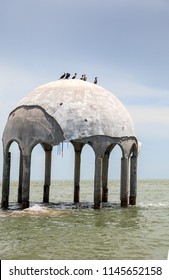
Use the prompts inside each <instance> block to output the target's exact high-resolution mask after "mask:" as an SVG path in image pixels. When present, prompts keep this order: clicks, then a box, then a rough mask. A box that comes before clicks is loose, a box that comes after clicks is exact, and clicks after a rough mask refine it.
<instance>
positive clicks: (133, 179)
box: [129, 156, 137, 205]
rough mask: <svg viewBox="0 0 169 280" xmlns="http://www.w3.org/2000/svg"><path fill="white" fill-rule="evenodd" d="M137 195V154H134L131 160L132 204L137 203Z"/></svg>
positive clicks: (130, 200) (130, 201)
mask: <svg viewBox="0 0 169 280" xmlns="http://www.w3.org/2000/svg"><path fill="white" fill-rule="evenodd" d="M136 196H137V156H132V157H131V160H130V199H129V203H130V205H136Z"/></svg>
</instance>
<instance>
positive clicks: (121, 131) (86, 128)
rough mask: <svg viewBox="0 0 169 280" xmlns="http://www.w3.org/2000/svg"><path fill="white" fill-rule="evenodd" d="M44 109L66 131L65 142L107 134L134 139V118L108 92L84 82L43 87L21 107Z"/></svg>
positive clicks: (53, 83) (29, 95) (31, 95)
mask: <svg viewBox="0 0 169 280" xmlns="http://www.w3.org/2000/svg"><path fill="white" fill-rule="evenodd" d="M24 105H27V106H33V105H35V106H36V105H37V106H40V107H42V108H43V109H44V110H45V111H46V112H47V113H48V114H49V115H51V116H52V117H53V118H54V119H55V120H56V121H57V122H58V124H59V125H60V127H61V128H62V130H63V133H64V137H65V139H66V140H75V139H79V138H84V137H89V136H94V135H106V136H111V137H125V136H128V137H129V136H135V130H134V125H133V122H132V119H131V117H130V115H129V113H128V111H127V110H126V108H125V107H124V106H123V105H122V103H121V102H120V101H119V100H118V99H117V98H116V97H115V96H114V95H113V94H112V93H111V92H109V91H107V90H105V89H104V88H103V87H100V86H98V85H95V84H92V83H89V82H85V81H81V80H58V81H55V82H51V83H48V84H45V85H42V86H40V87H38V88H36V89H34V90H33V91H32V92H30V93H29V94H28V95H27V96H25V97H24V98H23V99H22V100H21V101H20V102H19V104H18V107H19V106H24Z"/></svg>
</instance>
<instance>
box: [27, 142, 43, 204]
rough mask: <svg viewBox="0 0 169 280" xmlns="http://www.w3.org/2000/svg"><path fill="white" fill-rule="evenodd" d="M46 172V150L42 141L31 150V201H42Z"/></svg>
mask: <svg viewBox="0 0 169 280" xmlns="http://www.w3.org/2000/svg"><path fill="white" fill-rule="evenodd" d="M44 173H45V151H44V149H43V147H42V145H41V144H40V143H38V144H36V145H35V146H34V147H33V148H32V151H31V166H30V195H29V197H30V201H34V202H42V200H43V191H44V190H43V181H44V177H45V176H44Z"/></svg>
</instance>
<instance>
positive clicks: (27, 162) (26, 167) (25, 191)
mask: <svg viewBox="0 0 169 280" xmlns="http://www.w3.org/2000/svg"><path fill="white" fill-rule="evenodd" d="M22 160H23V177H22V209H24V208H28V207H29V189H30V168H31V154H28V155H23V156H22Z"/></svg>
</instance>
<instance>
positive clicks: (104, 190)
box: [102, 153, 109, 202]
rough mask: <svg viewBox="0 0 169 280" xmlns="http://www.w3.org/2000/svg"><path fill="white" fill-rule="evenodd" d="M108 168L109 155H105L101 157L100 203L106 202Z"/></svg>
mask: <svg viewBox="0 0 169 280" xmlns="http://www.w3.org/2000/svg"><path fill="white" fill-rule="evenodd" d="M108 168H109V153H105V155H104V157H103V174H102V176H103V177H102V202H107V201H108V187H107V185H108Z"/></svg>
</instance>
